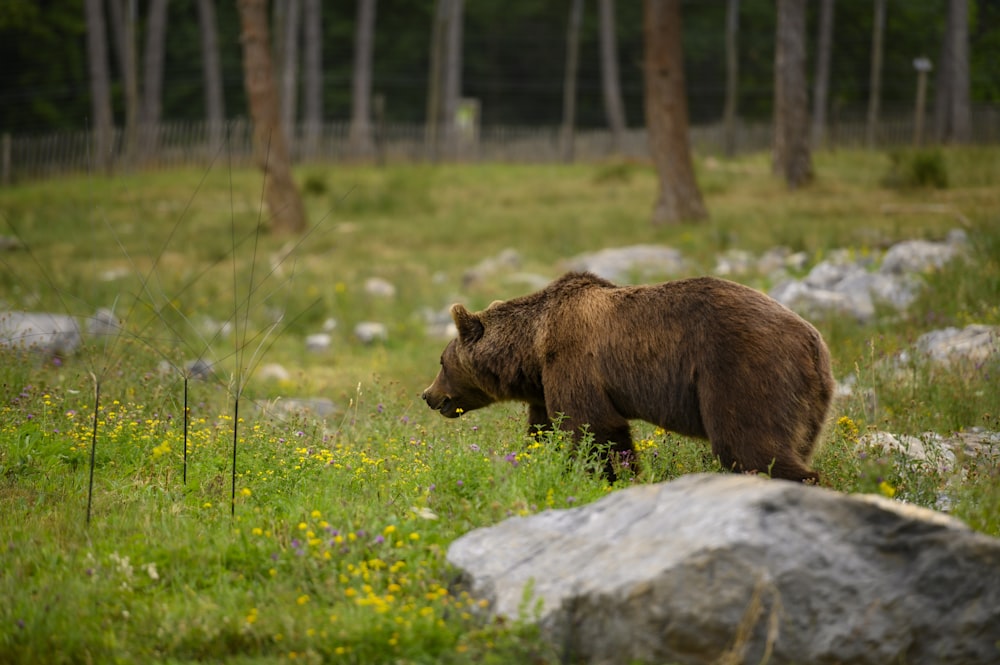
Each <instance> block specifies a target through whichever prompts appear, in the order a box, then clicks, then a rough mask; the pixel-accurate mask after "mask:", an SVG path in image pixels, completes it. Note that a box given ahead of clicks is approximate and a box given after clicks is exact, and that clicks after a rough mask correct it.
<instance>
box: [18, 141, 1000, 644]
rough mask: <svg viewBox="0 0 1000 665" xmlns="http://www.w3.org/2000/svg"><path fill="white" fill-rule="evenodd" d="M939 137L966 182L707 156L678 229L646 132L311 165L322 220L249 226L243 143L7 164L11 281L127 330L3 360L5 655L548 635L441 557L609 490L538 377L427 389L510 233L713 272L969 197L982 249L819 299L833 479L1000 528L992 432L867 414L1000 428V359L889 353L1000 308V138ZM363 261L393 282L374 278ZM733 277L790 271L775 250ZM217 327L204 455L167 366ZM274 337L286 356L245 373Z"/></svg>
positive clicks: (895, 227) (651, 460) (822, 465)
mask: <svg viewBox="0 0 1000 665" xmlns="http://www.w3.org/2000/svg"><path fill="white" fill-rule="evenodd" d="M942 157H943V160H944V164H945V167H946V169H947V174H948V183H949V186H948V187H947V188H945V189H936V188H926V189H920V188H906V189H886V188H885V187H884V186H883V185H882V184H881V183H882V182H883V180H884V178H885V176H886V174H887V172H888V171H889V169H890V166H891V165H890V160H889V158H888V157H887V156H886V155H882V154H870V153H863V152H838V153H832V154H831V153H821V154H818V155H816V170H817V173H818V180H817V182H816V183H815V184H814V185H813V186H811V187H809V188H806V189H804V190H802V191H797V192H794V193H789V192H787V191H786V190H785V188H784V187H783V185H782V184H781V183H780V182H779V181H777V180H775V179H774V178H773V177H772V176H771V175H770V173H769V165H768V159H767V157H766V156H764V155H756V156H750V157H746V158H741V159H739V160H735V161H718V160H699V161H698V164H697V168H698V172H699V181H700V183H701V186H702V188H703V191H704V193H705V196H706V201H707V204H708V207H709V209H710V211H711V214H712V221H711V222H710V223H708V224H703V225H697V226H677V227H658V228H654V227H652V226H650V225H649V223H648V215H649V211H650V207H651V204H652V201H653V198H654V187H655V179H654V177H653V173H652V171H651V169H650V167H648V166H647V165H645V164H641V163H632V162H609V163H602V164H589V165H574V166H498V165H482V166H467V167H451V166H445V167H429V166H407V167H402V166H401V167H392V168H389V169H386V170H378V169H374V168H346V167H332V168H329V169H318V168H317V167H310V168H309V169H304V170H303V171H302V173H300V174H299V175H300V180H302V181H308V183H309V187H308V191H309V193H308V194H307V197H306V204H307V207H308V210H309V214H310V217H311V221H312V223H313V229H312V231H310V233H309V234H308V235H306V236H304V237H302V238H277V237H272V236H270V235H268V234H263V235H258V234H257V233H256V230H257V229H258V228H266V226H267V219H266V213H261V212H260V211H261V203H260V199H261V197H260V176H259V175H258V174H257V173H256V172H253V171H249V170H248V171H237V172H229V171H227V170H226V169H225V168H214V169H211V170H209V171H207V172H202V171H194V170H190V171H183V170H182V171H171V172H165V173H158V174H143V175H135V176H123V177H118V178H115V179H104V178H71V179H61V180H56V181H52V182H46V183H37V184H30V185H23V186H19V187H17V188H14V189H6V190H0V215H2V219H3V223H4V225H5V226H6V227H7V230H6V231H3V233H8V234H10V233H13V231H11V228H13V229H16V234H17V235H18V237H19V238H20V239H21V240H22V241H23V242H24V243H25V244H26V245H27V247H28V249H27V250H20V251H11V252H6V253H3V254H0V265H2V268H0V299H2V301H3V304H4V307H5V308H8V309H25V310H29V311H55V312H66V313H71V314H74V315H76V316H87V315H89V314H91V313H93V311H94V310H96V309H97V308H98V307H101V306H112V305H114V306H115V308H116V311H117V312H118V313H119V315H120V316H122V317H123V318H124V319H125V333H123V334H122V335H121V336H120V337H119V338H117V340H95V341H94V342H93V343H92V344H91V345H90V346H88V347H87V348H86V349H84V350H83V351H81V352H80V353H77V354H75V355H72V356H69V357H66V358H61V359H58V361H54V360H52V359H49V358H43V357H39V356H38V355H36V354H27V355H24V354H18V353H7V354H5V355H4V357H3V358H2V359H0V509H2V512H0V563H2V565H0V596H2V597H3V598H4V599H5V602H4V603H0V626H2V627H3V629H2V630H0V661H3V662H25V663H27V662H48V663H75V662H171V663H180V662H193V661H214V662H222V661H227V662H238V663H259V662H277V661H289V662H291V661H292V660H295V661H297V662H330V661H337V662H349V663H378V662H385V663H424V662H426V663H429V662H443V663H471V662H477V663H478V662H496V663H504V662H537V663H545V662H548V663H554V662H558V661H559V653H558V651H556V650H554V649H552V648H551V647H549V646H546V645H545V644H544V643H543V642H542V641H540V640H539V638H538V635H537V632H536V631H535V630H534V629H533V628H532V627H531V625H530V622H525V623H517V622H514V623H506V624H504V623H495V622H489V621H486V620H484V618H483V608H482V607H481V606H480V603H479V601H478V600H477V599H473V598H469V597H466V596H463V595H462V594H461V592H460V591H459V590H458V589H457V588H454V587H453V586H452V583H453V582H454V575H455V573H454V571H452V570H450V569H449V568H448V567H447V565H446V563H445V552H446V550H447V547H448V544H449V543H450V542H451V541H452V540H454V539H455V538H456V537H458V536H459V535H461V534H463V533H465V532H467V531H469V530H470V529H474V528H476V527H480V526H484V525H489V524H493V523H496V522H498V521H501V520H503V519H505V518H507V517H508V516H511V515H524V514H530V513H534V512H537V511H540V510H544V509H547V508H550V507H555V508H561V507H569V506H576V505H581V504H584V503H587V502H590V501H593V500H595V499H597V498H599V497H600V496H603V495H605V494H606V493H607V492H609V491H612V490H613V489H614V488H612V487H609V486H607V485H606V484H605V483H604V482H603V481H601V480H600V478H599V477H597V476H595V475H594V474H593V473H591V472H590V470H589V468H588V466H589V460H587V459H586V458H572V457H571V456H570V455H569V451H568V446H567V443H566V442H565V441H564V440H562V439H561V438H560V437H558V436H557V437H549V438H548V439H544V440H528V439H527V438H526V437H525V435H524V424H523V422H522V421H523V420H524V413H523V411H524V410H523V407H520V406H518V405H501V406H497V407H493V408H491V409H487V410H484V411H481V412H475V413H471V414H467V415H466V416H465V417H463V418H462V419H459V420H455V421H450V420H445V419H442V418H440V417H439V416H437V415H436V414H435V413H432V412H430V411H429V410H428V409H427V408H426V407H425V406H424V405H423V404H422V402H421V401H420V399H419V394H420V392H421V390H422V389H423V388H424V387H425V386H426V385H427V384H428V383H429V382H430V381H431V379H432V378H433V376H434V373H435V372H436V370H437V361H438V355H439V353H440V350H441V348H442V346H443V343H442V342H440V341H437V340H432V339H428V338H427V337H426V335H425V334H424V330H423V323H422V319H421V314H420V311H421V310H422V309H423V308H430V309H432V310H435V311H438V310H441V309H442V308H444V307H446V306H447V305H448V304H450V303H451V302H453V301H455V300H459V299H460V300H462V301H464V302H465V303H466V304H468V305H470V306H471V307H482V306H485V305H487V304H489V302H491V301H492V300H494V299H497V298H506V297H510V296H515V295H519V294H522V293H524V292H525V288H526V287H524V286H523V284H522V283H519V282H516V281H513V280H509V279H507V278H506V276H505V275H504V274H497V275H494V276H490V277H487V278H486V279H484V280H483V281H481V282H478V283H476V284H474V285H472V286H471V287H469V288H468V289H463V287H462V276H463V274H464V272H465V271H466V270H467V269H469V268H470V267H472V266H473V265H475V264H476V263H478V262H479V261H480V260H482V259H483V258H486V257H490V256H495V255H497V254H498V253H499V252H501V251H502V250H504V249H505V248H514V249H516V250H517V251H518V252H519V253H520V255H521V257H522V261H523V266H522V267H521V270H523V271H525V272H534V273H539V274H542V275H544V276H547V277H555V276H557V275H558V274H559V272H560V270H561V268H560V262H561V261H563V260H565V259H568V258H570V257H572V256H574V255H576V254H578V253H581V252H585V251H593V250H597V249H601V248H604V247H612V246H622V245H630V244H636V243H657V244H665V245H670V246H674V247H677V248H679V249H681V250H682V251H683V252H684V254H685V256H686V257H687V258H688V259H689V260H690V261H691V262H692V267H691V269H690V271H689V274H698V273H704V272H709V271H711V269H712V267H713V265H714V257H715V255H716V254H717V253H719V252H721V251H724V250H726V249H729V248H740V249H748V250H751V251H755V252H762V251H764V250H766V249H768V248H770V247H773V246H775V245H778V244H782V245H786V246H789V247H791V248H792V249H794V250H796V251H804V252H806V253H807V254H808V255H809V256H810V257H812V259H811V261H812V262H815V261H818V260H820V259H822V257H823V256H825V255H826V254H828V253H829V252H830V251H831V250H833V249H836V248H840V247H853V248H855V249H857V250H858V251H860V252H866V251H868V252H871V251H876V250H879V249H882V248H884V247H886V246H888V245H889V244H891V243H892V242H895V241H898V240H904V239H911V238H929V239H941V238H943V237H944V236H945V235H946V234H947V232H948V231H949V230H951V229H953V228H955V227H956V226H958V225H959V224H960V222H959V221H956V220H957V217H956V216H955V215H954V214H950V213H947V212H945V213H942V212H941V210H942V209H945V210H951V211H953V212H957V213H960V214H961V215H962V216H963V217H964V219H965V220H967V222H966V224H967V226H968V228H967V229H966V230H967V231H968V233H969V235H970V239H971V244H972V251H971V253H970V257H969V259H968V261H965V262H956V263H953V264H951V265H949V266H947V267H946V268H944V269H943V270H940V271H937V272H935V273H932V274H928V275H925V278H926V281H927V283H928V288H927V289H926V291H925V292H924V294H923V295H922V296H921V299H920V300H919V302H918V303H917V304H916V305H915V306H914V307H912V308H911V309H910V310H909V311H908V312H907V313H906V314H905V315H902V316H900V315H895V314H893V315H891V316H884V317H880V318H879V319H877V320H876V321H875V322H873V323H871V324H869V325H865V326H859V325H857V324H854V323H852V322H849V321H844V320H838V319H831V320H817V321H815V323H816V325H817V326H818V327H819V328H820V330H821V332H822V333H823V334H824V336H825V337H826V339H827V341H828V343H829V344H830V347H831V351H832V353H833V356H834V363H835V373H836V374H837V377H838V378H844V377H845V376H846V375H848V374H854V375H855V376H856V377H857V380H858V387H857V389H856V391H855V394H854V396H853V397H850V398H846V399H844V400H842V401H839V402H837V404H836V405H835V408H834V412H833V414H832V418H831V421H832V422H831V426H830V428H829V430H828V432H827V433H826V435H825V437H824V438H825V440H824V447H823V449H822V451H821V453H820V454H819V455H818V457H817V459H816V465H817V468H818V469H819V470H820V472H821V473H822V474H823V476H824V479H825V480H824V482H825V484H827V485H828V486H830V487H832V488H834V489H837V490H840V491H844V492H879V493H883V494H891V495H893V496H895V498H897V499H901V500H906V501H911V502H914V503H918V504H922V505H927V506H932V507H933V506H934V505H935V503H936V502H937V500H938V498H939V495H940V494H941V493H942V492H947V493H948V494H949V496H950V497H951V499H952V502H953V513H954V514H956V515H957V516H958V517H960V518H962V519H964V520H966V521H967V522H968V523H969V524H970V525H971V526H973V527H974V528H976V529H979V530H981V531H983V532H985V533H989V534H992V535H1000V490H998V489H997V488H998V486H1000V483H998V479H1000V469H998V467H997V463H996V462H995V461H991V460H988V459H979V460H976V459H962V460H960V469H956V470H954V471H953V472H947V471H940V470H929V469H925V468H918V467H916V466H915V465H913V464H911V463H907V462H906V461H905V460H901V459H899V458H894V457H891V456H887V455H884V454H881V453H879V452H878V451H863V450H859V449H858V446H857V441H858V438H859V437H860V436H861V435H862V434H864V432H865V430H866V429H869V428H874V429H880V430H885V431H891V432H897V433H904V434H914V435H919V434H921V433H923V432H925V431H928V430H933V431H937V432H941V433H948V432H951V431H955V430H960V429H968V428H972V427H976V426H981V427H985V428H987V429H991V430H997V429H998V428H1000V425H998V423H997V419H998V418H1000V413H998V405H1000V388H998V385H1000V382H998V381H996V377H997V375H998V374H1000V363H998V362H997V361H993V362H992V363H987V364H985V365H983V366H980V367H975V368H964V369H956V370H942V369H940V368H936V367H931V366H929V365H927V364H926V363H922V362H919V361H912V362H910V363H909V364H907V365H905V366H904V367H903V368H902V370H903V373H902V375H900V374H898V373H895V371H894V370H892V369H891V367H890V363H889V361H890V360H891V358H892V357H893V356H894V355H895V354H896V353H898V352H899V351H901V350H904V349H907V348H909V347H910V346H911V345H912V343H913V342H914V341H915V340H916V338H917V337H918V336H919V335H920V334H922V333H924V332H927V331H928V330H933V329H937V328H941V327H944V326H947V325H959V326H961V325H965V324H967V323H986V324H992V325H1000V304H998V303H1000V300H998V296H1000V216H998V213H997V210H1000V205H998V204H1000V194H997V192H998V191H1000V153H998V152H997V151H995V150H993V151H991V150H985V149H963V150H946V151H943V152H942ZM884 206H890V208H889V209H890V210H892V211H893V214H887V213H885V212H883V210H884V209H885V208H884ZM942 206H946V207H947V208H942ZM373 276H378V277H383V278H385V279H388V280H390V281H391V282H393V283H394V284H395V285H396V287H397V289H398V293H397V295H396V297H395V298H393V299H378V298H372V297H370V296H368V295H366V294H365V293H364V291H363V282H364V280H365V279H366V278H368V277H373ZM678 276H681V275H664V276H663V277H678ZM740 279H742V280H743V281H746V282H747V283H749V284H751V285H753V286H757V287H759V288H767V287H769V286H770V284H769V278H768V276H766V275H748V276H746V277H741V278H740ZM331 317H332V318H335V319H336V320H337V322H338V326H337V328H336V329H335V330H334V331H333V333H332V334H333V337H334V342H333V344H332V346H331V348H330V350H329V351H326V352H323V353H320V354H314V353H310V352H307V351H306V350H305V349H304V341H303V340H304V336H305V335H307V334H310V333H312V332H317V331H319V329H320V327H321V326H322V324H323V322H324V321H325V320H326V319H328V318H331ZM227 320H229V322H230V326H229V328H228V329H227V330H225V331H224V332H222V333H220V334H218V335H216V334H215V333H214V332H212V331H214V330H215V329H217V328H218V327H219V324H221V323H223V322H226V321H227ZM364 320H378V321H382V322H384V323H386V324H387V325H388V327H389V339H388V341H387V342H385V343H383V344H376V345H373V346H366V345H363V344H361V343H360V342H358V341H356V340H354V339H353V337H352V335H351V330H352V329H353V327H354V325H355V324H356V323H358V322H360V321H364ZM199 356H204V357H207V358H209V359H211V360H212V361H214V362H216V363H217V365H216V368H217V377H216V380H210V381H191V382H190V383H189V386H188V388H189V396H188V405H189V409H190V431H189V434H188V441H187V448H188V450H187V453H188V454H187V467H186V473H187V481H186V483H185V482H184V480H183V475H184V472H185V466H184V447H185V443H184V434H183V413H184V401H183V395H184V381H183V377H182V374H181V372H179V371H177V370H176V369H171V367H182V366H183V365H184V363H186V362H187V361H190V360H192V359H194V358H196V357H199ZM271 362H278V363H281V364H282V365H284V366H285V367H286V368H287V369H288V370H289V372H290V373H291V377H292V378H291V379H289V380H287V381H281V382H278V381H273V380H265V379H261V378H260V377H258V376H257V375H255V374H253V370H254V369H256V368H258V367H259V366H260V365H261V364H263V363H271ZM164 365H165V366H166V369H164ZM97 384H99V385H100V390H101V409H100V411H99V412H98V414H97V415H98V427H97V438H96V448H92V439H91V437H92V435H93V431H94V420H93V418H94V412H93V408H94V398H95V385H97ZM869 389H871V390H874V391H875V393H876V394H877V396H878V400H877V402H876V405H875V407H874V408H873V405H872V403H871V401H870V400H869V399H868V398H867V397H866V396H865V391H866V390H869ZM237 393H239V395H240V397H241V399H240V406H239V422H238V423H234V396H235V395H236V394H237ZM313 396H322V397H329V398H331V399H333V400H334V401H335V402H336V403H337V404H338V407H339V411H338V413H337V414H336V415H335V416H333V417H332V418H330V419H328V420H327V421H326V422H315V421H311V420H290V421H280V420H271V419H268V418H265V417H263V416H261V415H260V412H259V410H258V408H257V405H258V404H259V403H262V402H264V401H266V400H268V399H273V398H276V397H313ZM234 427H235V433H236V441H237V446H236V459H237V466H236V485H235V487H236V492H237V494H236V501H235V516H234V517H233V516H231V506H232V503H231V499H230V496H231V495H230V492H231V489H232V486H231V482H232V476H231V474H232V470H233V467H232V455H233V441H234ZM635 434H636V439H637V441H638V442H639V446H638V447H639V449H640V454H641V458H642V462H643V464H642V471H641V473H640V475H639V477H637V478H633V477H626V478H624V479H623V480H621V481H619V483H620V485H622V486H624V485H627V484H629V483H632V482H658V481H663V480H669V479H671V478H675V477H677V476H679V475H681V474H685V473H691V472H698V471H717V470H718V464H717V463H716V462H715V460H713V459H712V457H711V454H710V452H709V449H708V447H707V446H706V445H705V444H704V443H703V442H697V441H691V440H687V439H684V438H682V437H679V436H676V435H673V434H670V433H665V432H662V431H658V430H656V429H655V428H653V427H652V426H648V425H645V424H637V425H636V428H635ZM92 452H94V453H95V457H94V461H95V468H94V471H95V473H94V485H93V504H92V513H91V521H90V524H89V525H88V524H87V522H86V518H87V497H88V483H89V469H90V455H91V453H92ZM626 475H627V474H626ZM526 618H530V617H526Z"/></svg>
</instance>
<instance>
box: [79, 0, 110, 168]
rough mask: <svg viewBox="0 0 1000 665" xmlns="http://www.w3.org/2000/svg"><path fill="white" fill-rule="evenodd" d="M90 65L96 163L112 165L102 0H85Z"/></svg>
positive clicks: (108, 82) (106, 49) (108, 79)
mask: <svg viewBox="0 0 1000 665" xmlns="http://www.w3.org/2000/svg"><path fill="white" fill-rule="evenodd" d="M84 11H85V14H84V17H85V19H86V22H87V66H88V69H89V70H90V107H91V111H92V113H93V114H94V117H93V118H92V119H91V123H92V125H93V132H94V164H95V166H96V167H97V168H98V169H100V170H102V171H110V169H111V141H112V124H111V81H110V78H111V77H110V76H109V75H108V42H107V35H106V31H105V26H104V11H103V10H102V7H101V0H86V2H85V4H84Z"/></svg>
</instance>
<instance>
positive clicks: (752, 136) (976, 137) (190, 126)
mask: <svg viewBox="0 0 1000 665" xmlns="http://www.w3.org/2000/svg"><path fill="white" fill-rule="evenodd" d="M250 129H251V128H250V125H249V123H248V122H246V121H245V120H234V121H231V122H229V123H227V124H226V125H225V126H224V127H218V126H215V127H212V126H209V125H208V124H207V123H204V122H188V123H163V124H161V125H159V126H158V127H157V128H156V131H155V132H148V131H146V132H142V133H141V136H142V140H141V141H140V140H133V141H130V140H128V137H126V136H125V133H124V132H123V131H122V130H121V129H115V131H114V132H113V135H112V137H111V141H110V145H111V147H110V149H109V154H108V155H107V159H106V160H96V159H95V158H94V157H95V155H94V148H93V145H94V143H93V136H92V134H90V133H87V132H61V133H57V134H50V135H45V136H11V135H9V134H4V135H3V136H2V139H0V181H2V184H4V185H8V184H11V183H17V182H24V181H28V180H38V179H44V178H49V177H53V176H58V175H63V174H69V173H82V172H87V171H92V170H94V165H95V164H96V163H99V161H100V162H101V163H104V164H105V165H106V168H107V170H108V171H109V172H112V173H122V172H133V171H139V170H149V169H158V168H168V167H174V166H207V165H208V164H210V163H212V162H213V161H215V160H218V159H219V158H220V156H224V157H225V160H226V162H227V163H231V164H233V165H237V166H245V165H249V164H251V163H252V160H253V145H252V135H251V131H250ZM313 130H314V131H312V132H309V135H308V137H307V136H306V135H305V133H304V132H300V133H298V134H297V135H296V136H295V137H293V138H292V140H291V152H292V156H293V159H295V160H296V162H297V163H303V162H320V163H344V162H352V161H354V162H357V161H369V162H372V161H374V162H377V163H382V164H384V163H407V162H424V161H460V162H512V163H551V162H559V161H564V160H565V159H566V155H567V154H571V155H572V158H573V159H574V160H576V161H594V160H600V159H607V158H610V157H614V156H622V157H626V158H636V159H642V158H645V157H647V156H648V148H647V142H646V132H645V130H643V129H633V130H629V131H627V132H625V133H624V135H623V136H622V137H621V139H620V141H619V145H617V146H616V145H615V142H614V140H613V137H612V134H611V133H610V132H609V131H607V130H591V129H587V130H577V131H576V132H575V133H574V135H573V137H572V144H571V149H570V150H569V151H567V144H566V137H565V136H564V135H563V133H562V132H561V130H560V128H559V127H509V126H494V127H482V128H470V129H467V130H465V131H458V132H457V133H456V134H455V135H451V136H442V137H440V138H439V139H438V140H437V141H435V140H434V139H433V138H432V137H430V136H429V135H428V133H427V130H426V128H425V126H424V125H418V124H386V125H380V126H377V127H376V128H375V129H374V131H373V136H374V141H373V142H372V143H371V144H368V145H367V146H365V147H364V148H359V147H358V146H357V143H356V141H352V139H351V136H350V133H349V125H348V123H346V122H331V123H326V124H324V125H323V126H322V127H319V128H313ZM913 134H914V121H913V117H912V115H905V114H901V115H898V116H896V117H893V118H886V119H883V120H882V121H881V122H880V123H879V128H878V132H877V134H876V145H875V146H874V147H876V148H879V149H885V148H892V147H899V146H906V145H911V144H912V142H913ZM771 135H772V131H771V124H770V123H740V124H739V126H738V127H737V128H736V133H735V136H734V139H735V140H734V149H735V152H737V153H746V152H756V151H762V150H767V149H769V148H770V146H771ZM725 138H726V137H725V132H724V128H723V126H722V125H721V124H714V125H697V126H694V127H692V128H691V140H692V143H693V145H694V149H695V151H696V152H698V153H700V154H715V155H721V154H723V153H724V151H725V148H724V146H725V145H726V140H725ZM970 143H972V144H974V145H997V144H1000V107H996V106H979V107H976V108H974V109H973V113H972V136H971V140H970ZM143 144H144V145H143ZM866 145H867V133H866V127H865V122H864V119H863V117H862V115H861V114H857V117H842V118H837V119H835V120H834V121H833V122H832V123H831V124H830V125H829V126H828V128H827V133H826V138H825V140H824V147H828V148H858V147H865V146H866Z"/></svg>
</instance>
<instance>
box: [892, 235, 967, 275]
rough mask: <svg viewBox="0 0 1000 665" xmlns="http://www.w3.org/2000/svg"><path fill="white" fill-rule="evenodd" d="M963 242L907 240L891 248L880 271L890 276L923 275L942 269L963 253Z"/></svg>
mask: <svg viewBox="0 0 1000 665" xmlns="http://www.w3.org/2000/svg"><path fill="white" fill-rule="evenodd" d="M962 246H963V241H961V240H953V241H951V242H930V241H927V240H906V241H903V242H899V243H896V244H895V245H893V246H892V247H890V248H889V251H887V252H886V253H885V256H884V257H883V258H882V266H881V268H879V270H880V271H881V272H883V273H886V274H890V275H901V274H904V273H921V272H926V271H928V270H932V269H939V268H942V267H943V266H944V265H945V264H946V263H948V262H949V261H951V260H952V259H954V258H955V257H957V256H958V255H959V254H960V253H961V252H962Z"/></svg>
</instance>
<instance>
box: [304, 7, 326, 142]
mask: <svg viewBox="0 0 1000 665" xmlns="http://www.w3.org/2000/svg"><path fill="white" fill-rule="evenodd" d="M321 6H322V2H321V0H305V5H304V6H303V8H302V9H303V17H302V18H303V22H304V25H303V32H304V35H305V38H304V39H303V41H304V42H305V66H304V69H305V71H304V72H303V78H304V81H303V84H304V88H305V89H304V95H303V97H304V99H303V106H304V107H305V108H304V109H303V125H304V130H305V132H304V137H303V138H304V139H305V152H306V156H307V157H309V158H310V159H315V158H316V156H317V155H318V154H319V145H320V140H321V139H322V135H323V24H322V18H323V16H322V7H321Z"/></svg>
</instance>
